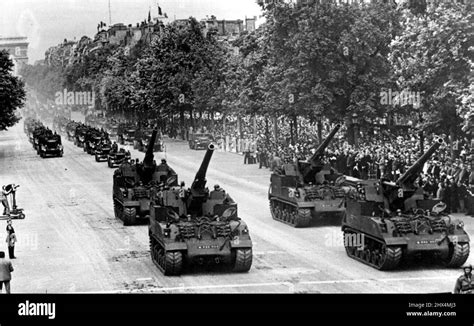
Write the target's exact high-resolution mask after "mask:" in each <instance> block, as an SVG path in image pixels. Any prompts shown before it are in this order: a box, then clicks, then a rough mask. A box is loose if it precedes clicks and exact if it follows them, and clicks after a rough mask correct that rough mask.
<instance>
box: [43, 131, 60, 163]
mask: <svg viewBox="0 0 474 326" xmlns="http://www.w3.org/2000/svg"><path fill="white" fill-rule="evenodd" d="M63 153H64V152H63V145H62V144H61V136H60V135H51V134H46V135H43V136H41V137H40V138H39V148H38V154H39V155H40V156H41V157H42V158H45V157H47V156H58V157H61V156H63Z"/></svg>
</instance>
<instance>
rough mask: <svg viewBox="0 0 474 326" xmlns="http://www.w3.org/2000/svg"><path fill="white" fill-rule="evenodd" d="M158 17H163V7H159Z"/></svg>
mask: <svg viewBox="0 0 474 326" xmlns="http://www.w3.org/2000/svg"><path fill="white" fill-rule="evenodd" d="M158 15H160V16H162V15H163V12H162V11H161V7H160V6H158Z"/></svg>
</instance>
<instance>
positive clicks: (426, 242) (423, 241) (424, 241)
mask: <svg viewBox="0 0 474 326" xmlns="http://www.w3.org/2000/svg"><path fill="white" fill-rule="evenodd" d="M437 242H438V241H437V240H420V241H417V242H416V244H433V243H437Z"/></svg>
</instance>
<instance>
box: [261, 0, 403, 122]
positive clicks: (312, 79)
mask: <svg viewBox="0 0 474 326" xmlns="http://www.w3.org/2000/svg"><path fill="white" fill-rule="evenodd" d="M398 20H399V11H398V10H397V9H396V8H394V6H393V5H392V4H382V3H376V4H359V3H354V4H333V3H324V4H319V3H306V4H299V5H296V6H293V5H291V4H275V5H274V6H272V8H271V10H269V11H267V21H268V23H267V24H268V29H269V33H268V37H269V38H268V40H267V42H268V43H269V44H270V46H271V51H270V52H271V57H270V58H269V62H268V64H267V65H266V67H265V69H264V71H263V74H262V86H261V88H262V89H265V90H266V94H265V101H266V102H267V104H266V106H267V108H268V109H270V110H274V112H275V113H276V114H284V115H286V116H289V117H296V116H304V117H307V118H309V119H312V120H314V121H321V118H322V117H326V118H328V119H330V120H341V119H344V118H346V117H348V116H351V115H352V114H353V113H357V114H358V116H360V117H364V119H365V120H366V121H367V122H371V120H372V119H373V118H376V117H380V116H382V115H383V112H384V110H385V108H384V107H383V106H382V105H381V104H380V101H379V94H380V90H381V89H382V88H383V87H386V86H387V85H388V84H389V77H390V74H389V72H390V65H389V62H388V60H387V56H388V53H389V45H390V42H391V40H392V39H393V37H394V36H395V35H397V34H398V32H399V23H398Z"/></svg>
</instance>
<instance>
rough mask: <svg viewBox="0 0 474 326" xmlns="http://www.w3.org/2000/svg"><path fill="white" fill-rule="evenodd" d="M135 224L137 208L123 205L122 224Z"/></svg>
mask: <svg viewBox="0 0 474 326" xmlns="http://www.w3.org/2000/svg"><path fill="white" fill-rule="evenodd" d="M135 224H137V209H136V208H135V207H125V208H124V209H123V225H125V226H129V225H135Z"/></svg>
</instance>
